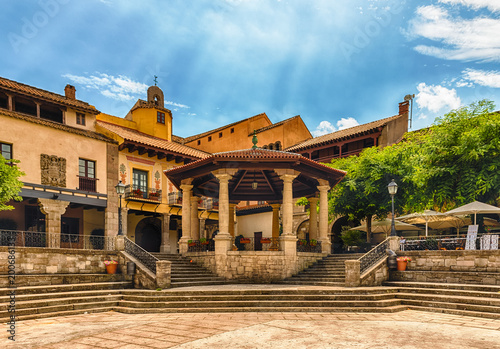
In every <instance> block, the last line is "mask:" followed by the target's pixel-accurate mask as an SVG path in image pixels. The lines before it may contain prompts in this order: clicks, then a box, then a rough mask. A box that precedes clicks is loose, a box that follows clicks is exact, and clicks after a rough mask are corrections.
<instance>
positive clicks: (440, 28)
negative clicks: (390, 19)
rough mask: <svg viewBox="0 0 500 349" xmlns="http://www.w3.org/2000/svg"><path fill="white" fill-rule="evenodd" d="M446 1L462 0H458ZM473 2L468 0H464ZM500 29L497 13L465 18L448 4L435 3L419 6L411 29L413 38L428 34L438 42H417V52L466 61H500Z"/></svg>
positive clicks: (449, 0) (424, 36)
mask: <svg viewBox="0 0 500 349" xmlns="http://www.w3.org/2000/svg"><path fill="white" fill-rule="evenodd" d="M442 2H446V3H449V4H452V3H458V2H457V1H456V0H444V1H442ZM472 2H473V1H472V0H464V3H472ZM476 2H477V3H479V2H480V1H479V0H477V1H476ZM483 2H484V3H486V2H487V1H486V0H484V1H482V3H483ZM488 4H493V2H492V1H491V2H488ZM492 6H493V5H492ZM496 7H500V4H499V5H498V6H496V5H495V6H493V8H496ZM499 32H500V19H499V18H496V17H495V16H493V17H487V16H485V15H482V16H479V15H478V16H477V17H474V18H471V19H464V18H461V17H453V16H451V15H450V13H449V12H448V11H447V10H446V9H445V8H443V7H441V6H434V5H430V6H421V7H419V8H417V11H416V17H415V18H414V19H412V20H411V21H410V26H409V31H408V33H409V34H410V37H412V38H424V39H429V40H432V41H434V42H435V44H434V45H417V46H415V50H416V51H417V52H419V53H421V54H425V55H429V56H434V57H438V58H442V59H449V60H464V61H470V60H478V61H500V35H498V33H499Z"/></svg>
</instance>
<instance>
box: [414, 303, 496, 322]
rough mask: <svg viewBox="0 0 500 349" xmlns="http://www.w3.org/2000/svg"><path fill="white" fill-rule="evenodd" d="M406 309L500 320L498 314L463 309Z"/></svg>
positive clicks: (416, 306)
mask: <svg viewBox="0 0 500 349" xmlns="http://www.w3.org/2000/svg"><path fill="white" fill-rule="evenodd" d="M404 307H406V309H410V310H419V311H428V312H433V313H442V314H453V315H460V316H470V317H480V318H487V319H500V314H497V313H488V312H483V311H471V310H463V309H450V308H435V307H434V306H432V307H427V306H422V305H404Z"/></svg>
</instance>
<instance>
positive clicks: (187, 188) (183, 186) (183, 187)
mask: <svg viewBox="0 0 500 349" xmlns="http://www.w3.org/2000/svg"><path fill="white" fill-rule="evenodd" d="M180 187H181V190H182V191H190V190H191V189H193V186H192V185H191V184H181V185H180Z"/></svg>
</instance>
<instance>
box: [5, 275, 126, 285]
mask: <svg viewBox="0 0 500 349" xmlns="http://www.w3.org/2000/svg"><path fill="white" fill-rule="evenodd" d="M124 280H125V275H123V274H104V273H103V274H16V278H15V286H16V287H22V286H40V285H61V284H78V283H92V282H114V281H124ZM0 287H9V279H8V277H7V276H2V277H0Z"/></svg>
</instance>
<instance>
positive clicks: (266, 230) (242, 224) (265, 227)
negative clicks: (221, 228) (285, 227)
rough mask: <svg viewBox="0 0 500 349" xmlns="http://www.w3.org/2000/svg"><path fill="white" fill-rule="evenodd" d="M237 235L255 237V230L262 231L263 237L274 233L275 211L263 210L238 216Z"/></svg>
mask: <svg viewBox="0 0 500 349" xmlns="http://www.w3.org/2000/svg"><path fill="white" fill-rule="evenodd" d="M236 222H237V224H236V227H235V229H234V230H235V235H236V236H238V235H240V234H241V235H243V236H245V237H249V238H253V237H254V235H253V233H254V232H259V231H261V232H262V237H269V238H270V237H272V235H273V212H272V211H271V212H263V213H256V214H249V215H246V216H238V217H236Z"/></svg>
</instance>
